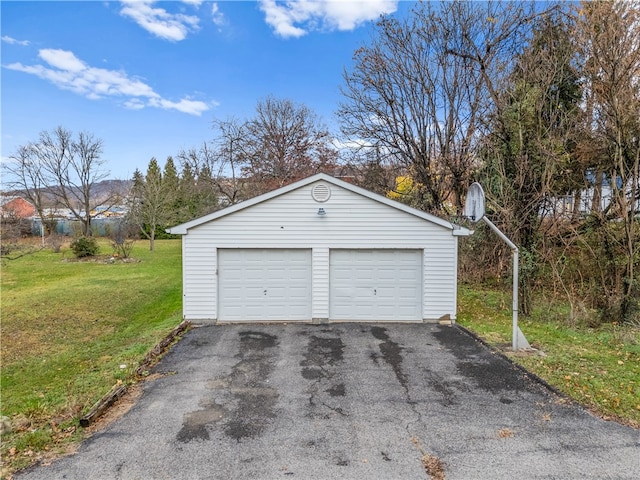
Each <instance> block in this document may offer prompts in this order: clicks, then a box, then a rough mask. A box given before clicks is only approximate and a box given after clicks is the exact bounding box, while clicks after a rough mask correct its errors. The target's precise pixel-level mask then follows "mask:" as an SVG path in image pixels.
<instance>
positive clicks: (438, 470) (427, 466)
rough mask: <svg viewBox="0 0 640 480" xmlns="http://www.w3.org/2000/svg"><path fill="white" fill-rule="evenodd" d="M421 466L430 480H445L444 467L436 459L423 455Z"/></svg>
mask: <svg viewBox="0 0 640 480" xmlns="http://www.w3.org/2000/svg"><path fill="white" fill-rule="evenodd" d="M422 466H423V467H424V471H425V472H427V475H429V478H431V480H445V476H444V465H443V463H442V461H441V460H440V459H439V458H438V457H435V456H433V455H428V454H427V455H423V456H422Z"/></svg>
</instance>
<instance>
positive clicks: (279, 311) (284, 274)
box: [218, 249, 311, 321]
mask: <svg viewBox="0 0 640 480" xmlns="http://www.w3.org/2000/svg"><path fill="white" fill-rule="evenodd" d="M218 309H219V314H218V318H219V319H220V320H222V321H245V320H246V321H252V320H253V321H255V320H289V321H291V320H311V250H280V249H241V250H236V249H234V250H218Z"/></svg>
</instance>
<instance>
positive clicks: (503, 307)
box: [458, 286, 640, 427]
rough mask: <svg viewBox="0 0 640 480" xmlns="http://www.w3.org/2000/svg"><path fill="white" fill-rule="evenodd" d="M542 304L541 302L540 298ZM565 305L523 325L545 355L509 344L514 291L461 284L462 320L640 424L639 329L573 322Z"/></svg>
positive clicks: (577, 394)
mask: <svg viewBox="0 0 640 480" xmlns="http://www.w3.org/2000/svg"><path fill="white" fill-rule="evenodd" d="M538 303H542V302H538ZM566 310H567V309H566V308H565V306H564V305H563V304H562V303H553V302H552V303H549V302H545V306H544V307H538V308H536V309H535V310H534V312H533V314H532V316H531V317H530V318H527V317H520V321H519V326H520V329H521V330H522V332H523V333H524V335H525V336H526V337H527V340H528V341H529V343H530V344H531V346H532V347H534V348H536V349H538V350H539V351H540V352H541V354H516V353H513V352H510V347H511V292H508V293H506V292H499V291H496V290H489V289H479V288H476V287H472V288H471V287H468V286H461V287H460V288H459V296H458V311H459V313H458V322H459V323H460V324H461V325H463V326H465V327H467V328H468V329H469V330H471V331H473V332H475V333H476V334H478V335H479V336H480V337H482V338H483V339H484V340H486V341H487V342H488V343H490V344H492V345H493V346H495V347H497V348H499V349H500V350H502V351H503V353H506V354H507V355H508V356H509V357H510V358H512V359H513V360H515V361H516V362H517V363H519V364H521V365H523V366H525V367H526V368H527V369H528V370H529V371H531V372H533V373H535V374H537V375H538V376H540V377H541V378H543V379H544V380H546V381H547V382H548V383H549V384H551V385H553V386H554V387H556V388H557V389H558V390H560V391H562V392H563V393H565V394H567V395H569V396H570V397H572V398H574V399H575V400H577V401H578V402H580V403H582V404H583V405H585V406H587V407H588V408H589V409H591V410H592V411H593V412H594V413H597V414H598V415H601V416H603V417H605V418H614V419H618V420H620V421H622V422H623V423H627V424H629V425H633V426H635V427H640V330H638V329H637V328H635V329H634V328H631V327H629V326H619V325H615V324H605V325H604V326H602V327H600V328H598V329H593V328H587V327H580V326H569V325H568V322H566V321H565V320H564V319H565V318H566V317H568V312H567V311H566Z"/></svg>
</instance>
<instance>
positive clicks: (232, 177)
mask: <svg viewBox="0 0 640 480" xmlns="http://www.w3.org/2000/svg"><path fill="white" fill-rule="evenodd" d="M213 126H214V130H215V132H216V135H215V136H214V140H213V141H211V142H204V143H203V144H202V146H200V147H199V148H191V149H189V150H186V151H185V150H183V151H182V152H180V154H179V155H178V159H179V160H180V163H181V164H182V165H183V166H184V165H189V168H190V170H191V171H192V172H201V171H208V172H210V174H209V175H208V176H207V175H205V179H204V180H205V184H206V185H207V186H208V187H209V188H212V189H214V190H215V191H216V193H217V197H218V199H219V206H221V207H225V206H228V205H234V204H236V203H238V202H239V201H241V200H243V199H244V192H243V185H244V181H243V179H242V178H241V165H240V164H241V161H242V160H241V159H242V158H243V150H242V149H243V145H244V143H243V140H244V138H245V131H244V130H245V126H244V124H242V123H241V122H239V121H238V120H236V119H235V118H229V119H227V120H215V121H214V122H213Z"/></svg>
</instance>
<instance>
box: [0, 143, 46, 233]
mask: <svg viewBox="0 0 640 480" xmlns="http://www.w3.org/2000/svg"><path fill="white" fill-rule="evenodd" d="M3 168H4V170H5V173H6V175H5V177H8V179H9V181H8V182H6V183H5V184H6V185H7V186H8V187H9V188H10V189H13V190H16V191H19V192H20V193H21V195H23V196H24V197H25V199H26V200H28V201H29V202H31V203H32V204H33V206H34V208H35V209H36V213H37V215H38V217H39V218H40V221H41V222H42V225H43V228H45V225H46V214H45V208H46V206H47V191H48V189H47V185H45V183H44V181H45V180H44V172H43V168H42V164H41V162H40V159H39V158H38V147H37V145H35V144H33V143H28V144H26V145H21V146H19V147H18V149H17V150H16V152H15V153H14V154H13V155H11V156H10V157H9V161H8V162H7V163H5V164H3Z"/></svg>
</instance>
